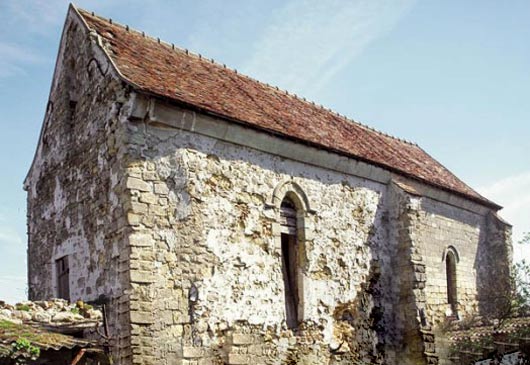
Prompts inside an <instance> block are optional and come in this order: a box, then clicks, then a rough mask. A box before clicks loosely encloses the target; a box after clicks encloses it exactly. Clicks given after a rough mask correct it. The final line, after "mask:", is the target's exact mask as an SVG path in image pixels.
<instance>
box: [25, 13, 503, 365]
mask: <svg viewBox="0 0 530 365" xmlns="http://www.w3.org/2000/svg"><path fill="white" fill-rule="evenodd" d="M24 187H25V189H26V190H27V194H28V236H29V242H28V269H29V270H28V271H29V272H28V281H29V297H30V299H32V300H40V299H48V298H52V297H61V298H65V299H68V300H70V301H76V300H83V301H86V302H91V301H94V302H95V301H105V302H106V303H107V308H108V322H109V327H110V336H111V340H112V341H111V345H112V355H113V357H114V360H115V363H116V364H144V365H148V364H157V365H159V364H161V365H173V364H181V365H199V364H200V365H206V364H231V365H235V364H255V365H258V364H317V365H318V364H330V365H331V364H388V365H403V364H436V363H443V361H442V360H441V359H440V356H439V344H438V338H439V336H438V335H437V332H436V328H437V327H438V326H439V325H440V324H442V323H444V322H445V321H448V320H458V319H461V318H465V317H466V316H468V315H471V314H476V313H485V312H487V311H488V310H490V309H491V306H492V305H493V300H492V297H491V288H502V287H504V286H505V285H507V283H508V281H507V277H508V272H509V267H510V263H511V238H510V234H511V227H510V225H509V224H507V223H505V222H504V221H502V220H501V219H500V218H499V216H498V215H497V212H498V211H499V209H501V207H500V206H499V205H497V204H495V203H494V202H492V201H490V200H488V199H487V198H485V197H483V196H481V195H479V194H478V193H477V192H475V191H474V190H473V189H472V188H470V187H469V186H468V185H466V184H465V183H464V182H462V181H461V180H460V179H458V178H457V177H456V176H455V175H454V174H452V173H451V172H450V171H449V170H447V169H446V168H445V167H444V166H442V165H441V164H440V163H439V162H437V161H436V160H435V159H433V158H432V157H431V156H430V155H429V154H427V153H426V152H425V151H424V150H423V149H421V148H420V147H419V146H418V145H416V144H414V143H411V142H408V141H405V140H402V139H398V138H395V137H392V136H389V135H386V134H384V133H381V132H379V131H376V130H374V129H371V128H369V127H367V126H365V125H363V124H360V123H358V122H356V121H353V120H350V119H347V118H346V117H344V116H342V115H340V114H337V113H335V112H333V111H331V110H329V109H326V108H325V107H323V106H320V105H316V104H314V103H312V102H310V101H307V100H305V99H303V98H300V97H298V96H296V95H292V94H290V93H288V92H287V91H283V90H279V89H278V88H276V87H273V86H270V85H268V84H265V83H262V82H259V81H257V80H254V79H252V78H249V77H247V76H245V75H242V74H240V73H238V72H237V71H236V70H233V69H230V68H228V67H227V66H225V65H222V64H218V63H216V62H215V61H213V60H211V59H208V58H206V57H204V56H201V55H197V54H193V53H191V52H189V51H188V50H183V49H180V48H178V47H176V46H174V45H172V44H168V43H165V42H163V41H161V40H160V39H157V38H152V37H149V36H148V35H146V34H145V33H143V32H139V31H136V30H133V29H131V28H129V27H128V26H124V25H120V24H117V23H116V22H114V21H113V20H110V19H104V18H102V17H100V16H97V15H94V14H93V13H89V12H87V11H84V10H81V9H78V8H76V7H75V6H72V5H71V6H70V7H69V10H68V14H67V17H66V21H65V25H64V30H63V34H62V38H61V43H60V47H59V53H58V57H57V62H56V67H55V72H54V77H53V81H52V85H51V90H50V96H49V103H48V107H47V109H46V113H45V117H44V122H43V126H42V131H41V134H40V137H39V142H38V147H37V150H36V153H35V157H34V160H33V163H32V165H31V168H30V170H29V173H28V175H27V178H26V180H25V182H24Z"/></svg>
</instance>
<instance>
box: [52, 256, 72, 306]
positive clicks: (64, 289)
mask: <svg viewBox="0 0 530 365" xmlns="http://www.w3.org/2000/svg"><path fill="white" fill-rule="evenodd" d="M55 266H56V268H57V297H58V298H60V299H66V300H70V267H69V266H68V256H64V257H61V258H60V259H58V260H57V261H55Z"/></svg>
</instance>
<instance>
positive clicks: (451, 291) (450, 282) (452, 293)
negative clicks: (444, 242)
mask: <svg viewBox="0 0 530 365" xmlns="http://www.w3.org/2000/svg"><path fill="white" fill-rule="evenodd" d="M456 261H457V257H456V254H455V253H454V252H453V251H452V250H449V251H448V252H447V254H446V255H445V272H446V276H447V303H448V304H449V306H450V307H451V311H452V312H453V315H456V314H457V312H456V311H457V290H456V289H457V286H456Z"/></svg>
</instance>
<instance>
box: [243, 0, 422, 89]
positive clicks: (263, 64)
mask: <svg viewBox="0 0 530 365" xmlns="http://www.w3.org/2000/svg"><path fill="white" fill-rule="evenodd" d="M413 4H414V1H413V0H392V1H390V0H355V1H342V0H333V1H320V0H293V1H290V2H288V3H287V4H286V5H285V6H284V7H283V8H282V9H281V10H280V11H279V12H277V13H276V14H275V16H274V17H273V19H272V22H271V23H270V24H269V25H268V27H267V28H266V29H265V31H264V33H263V35H262V37H261V40H259V41H258V42H257V43H256V44H255V47H254V48H255V50H254V53H253V55H252V56H251V58H250V60H249V62H248V63H247V64H246V66H245V67H244V68H243V71H244V72H246V73H249V74H251V75H253V76H254V77H256V78H258V79H260V80H263V81H267V82H269V83H273V84H278V85H281V87H282V88H285V89H288V90H290V91H294V92H296V93H301V94H304V95H309V94H311V95H314V94H316V92H317V91H318V90H319V89H320V88H321V87H322V86H324V85H325V84H326V83H327V82H328V81H329V80H330V79H331V78H332V77H333V76H335V74H337V73H338V72H339V71H340V70H341V69H342V68H344V67H345V66H347V65H348V64H349V63H350V62H352V60H353V59H354V58H356V57H357V56H359V55H360V54H361V53H362V52H363V51H364V50H365V49H366V47H367V46H368V45H369V44H370V43H372V42H373V41H374V40H376V39H377V38H379V37H381V36H382V35H384V34H385V33H387V32H388V31H390V30H391V29H392V28H393V27H394V26H395V25H396V23H397V22H398V21H399V19H401V18H402V17H403V16H404V15H405V14H406V13H407V11H408V10H409V9H410V8H411V7H412V5H413Z"/></svg>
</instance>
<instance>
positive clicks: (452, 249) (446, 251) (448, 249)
mask: <svg viewBox="0 0 530 365" xmlns="http://www.w3.org/2000/svg"><path fill="white" fill-rule="evenodd" d="M449 253H451V254H452V255H453V256H454V258H455V260H456V261H455V262H456V263H457V264H458V263H459V262H460V255H459V254H458V251H457V250H456V248H455V247H454V246H447V247H446V248H445V249H444V252H443V256H442V262H445V260H446V259H447V254H449Z"/></svg>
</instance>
